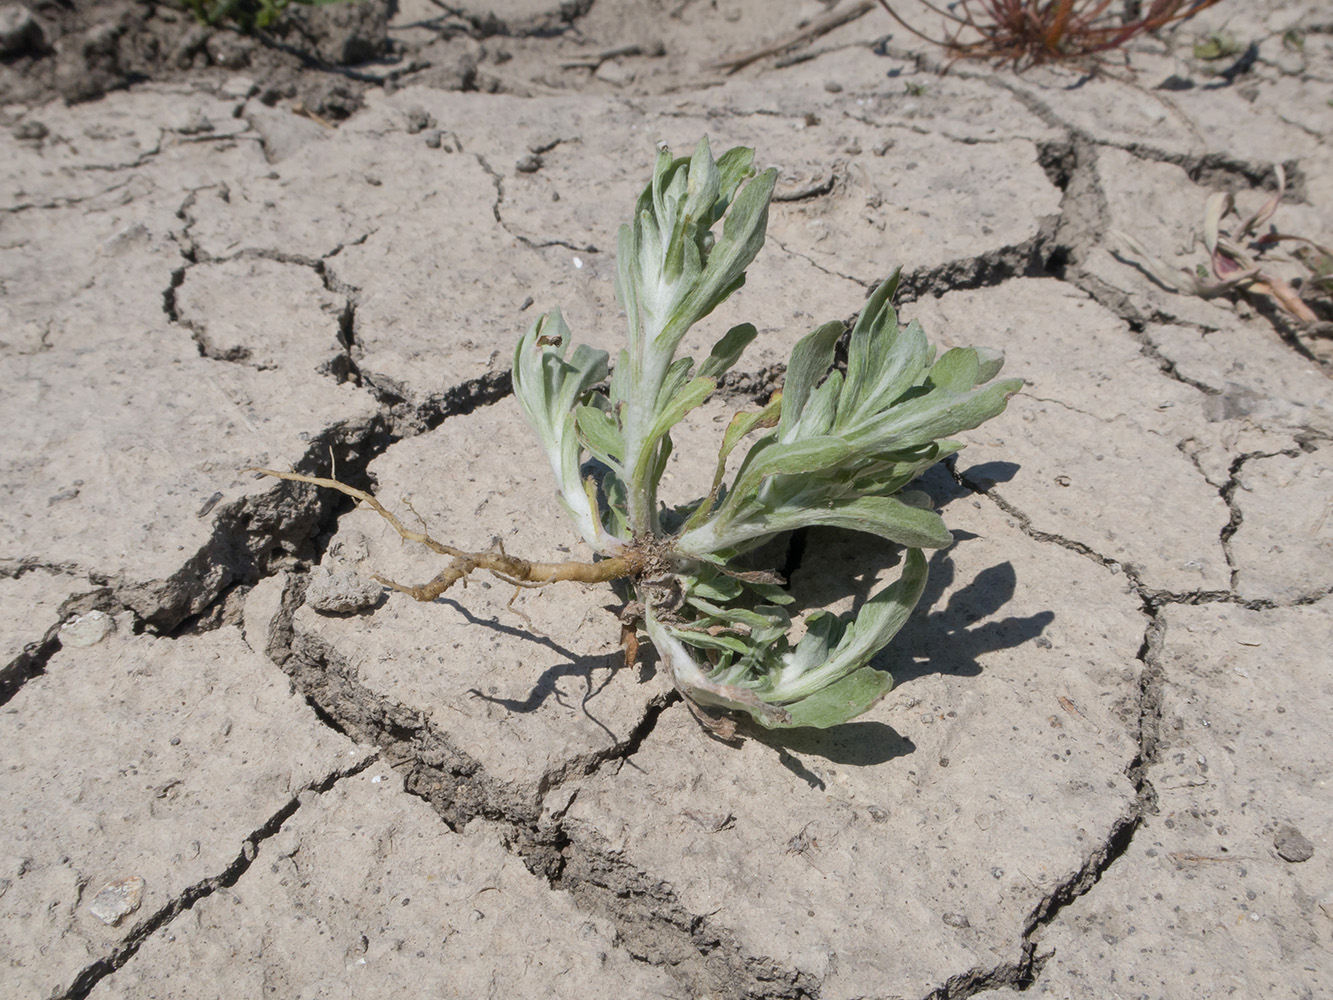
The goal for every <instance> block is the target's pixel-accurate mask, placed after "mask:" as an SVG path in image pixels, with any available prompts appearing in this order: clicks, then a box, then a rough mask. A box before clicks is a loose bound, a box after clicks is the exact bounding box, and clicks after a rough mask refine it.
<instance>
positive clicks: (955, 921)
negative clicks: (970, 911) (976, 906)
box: [943, 913, 972, 930]
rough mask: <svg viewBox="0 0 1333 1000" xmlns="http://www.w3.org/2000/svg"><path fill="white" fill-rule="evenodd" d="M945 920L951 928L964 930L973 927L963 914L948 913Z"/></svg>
mask: <svg viewBox="0 0 1333 1000" xmlns="http://www.w3.org/2000/svg"><path fill="white" fill-rule="evenodd" d="M943 920H944V922H945V923H946V924H948V925H949V926H950V927H957V928H958V929H959V930H962V929H963V928H964V927H971V926H972V925H971V924H970V923H969V922H968V919H967V917H965V916H963V914H961V913H946V914H945V915H944V917H943Z"/></svg>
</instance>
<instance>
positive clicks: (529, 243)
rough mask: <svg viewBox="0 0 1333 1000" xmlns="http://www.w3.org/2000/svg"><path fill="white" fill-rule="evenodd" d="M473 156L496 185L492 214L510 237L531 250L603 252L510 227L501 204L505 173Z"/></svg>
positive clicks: (484, 159) (476, 155)
mask: <svg viewBox="0 0 1333 1000" xmlns="http://www.w3.org/2000/svg"><path fill="white" fill-rule="evenodd" d="M472 156H473V158H474V159H476V161H477V163H478V164H480V165H481V169H482V170H484V171H486V176H488V177H489V178H490V179H491V183H492V184H493V185H494V186H495V200H494V201H493V202H491V214H492V215H493V216H495V221H496V222H498V223H499V224H500V228H501V229H503V230H504V231H505V232H506V233H507V234H509V236H510V237H512V238H513V239H516V240H518V242H519V243H521V244H523V246H525V247H527V248H528V249H529V250H545V249H547V248H549V247H564V248H565V249H566V250H573V251H574V252H575V253H586V254H599V253H601V252H602V251H601V250H599V249H598V248H597V247H596V246H594V245H593V244H591V243H587V244H583V245H580V244H578V243H571V242H569V241H568V240H543V241H540V242H539V241H537V240H534V239H532V238H531V237H528V236H524V235H523V234H522V233H518V232H515V231H514V230H513V229H511V228H509V223H507V222H505V219H504V213H503V212H501V211H500V206H501V205H503V204H504V201H505V188H504V174H502V173H500V172H499V171H498V170H496V169H495V168H494V167H492V166H491V165H490V163H489V162H487V160H486V157H484V156H482V155H481V154H480V153H473V154H472Z"/></svg>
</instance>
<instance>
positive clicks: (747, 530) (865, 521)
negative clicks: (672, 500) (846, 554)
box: [726, 496, 953, 549]
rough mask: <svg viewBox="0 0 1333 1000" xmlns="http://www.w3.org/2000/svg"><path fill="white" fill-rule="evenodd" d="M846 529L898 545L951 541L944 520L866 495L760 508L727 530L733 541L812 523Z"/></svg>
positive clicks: (922, 545) (938, 545) (895, 501)
mask: <svg viewBox="0 0 1333 1000" xmlns="http://www.w3.org/2000/svg"><path fill="white" fill-rule="evenodd" d="M816 525H818V526H822V527H828V528H845V529H847V530H849V531H863V532H865V533H866V534H870V535H878V536H879V537H880V538H885V539H887V540H888V541H890V542H895V543H897V544H899V545H909V546H912V547H913V548H928V549H942V548H944V547H946V546H948V545H950V544H952V543H953V536H952V535H950V534H949V530H948V529H947V528H946V527H945V526H944V519H943V518H942V517H940V516H939V514H937V513H935V511H933V510H922V509H921V508H920V507H914V506H912V505H910V504H905V503H903V502H902V501H901V500H899V499H898V498H896V497H887V496H868V497H857V498H855V499H852V500H838V501H830V502H829V503H827V504H817V505H815V504H812V505H810V506H792V507H780V508H778V509H776V510H772V509H761V510H759V511H756V512H753V513H747V514H746V515H745V516H743V517H739V518H737V519H736V520H735V522H733V524H732V525H731V526H730V527H729V528H728V530H727V535H726V537H727V540H728V541H730V542H732V543H733V544H736V543H739V542H743V541H746V540H747V539H750V538H757V537H760V536H764V535H775V534H777V533H778V532H780V531H795V530H796V529H797V528H808V527H814V526H816Z"/></svg>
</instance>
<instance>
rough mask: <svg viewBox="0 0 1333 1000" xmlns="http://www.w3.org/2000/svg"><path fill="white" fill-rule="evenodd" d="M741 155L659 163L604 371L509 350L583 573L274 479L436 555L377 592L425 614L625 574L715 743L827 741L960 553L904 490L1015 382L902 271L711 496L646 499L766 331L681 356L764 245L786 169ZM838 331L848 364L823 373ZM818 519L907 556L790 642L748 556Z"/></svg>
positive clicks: (818, 349) (630, 623) (766, 414)
mask: <svg viewBox="0 0 1333 1000" xmlns="http://www.w3.org/2000/svg"><path fill="white" fill-rule="evenodd" d="M752 161H753V151H752V150H749V149H744V148H737V149H732V150H729V151H727V152H726V153H724V154H722V155H721V156H720V157H718V158H717V159H716V160H715V159H714V158H713V155H712V152H711V151H710V149H709V145H708V142H707V140H704V141H702V142H700V143H699V145H698V147H697V148H696V149H695V151H694V154H693V155H692V156H688V157H680V158H677V157H673V156H672V155H671V154H670V153H669V152H667V151H665V150H663V151H662V152H660V153H659V155H658V158H657V162H656V165H655V167H654V169H653V178H652V181H651V183H650V184H649V185H648V186H647V187H646V188H645V189H644V191H643V193H642V194H641V195H640V196H639V199H638V203H637V204H636V205H635V209H634V217H633V220H632V221H631V222H630V223H628V224H626V225H624V226H622V227H621V229H620V235H619V241H618V245H617V266H618V272H617V277H616V294H617V296H618V298H619V301H620V304H621V306H622V307H623V308H624V310H625V316H626V320H627V329H626V343H625V347H624V348H623V349H622V350H621V351H620V352H619V355H618V357H617V358H616V359H615V365H614V370H612V366H611V358H610V357H609V355H608V354H607V353H606V352H604V351H598V350H593V349H592V348H590V347H588V346H586V345H579V346H574V344H573V343H572V337H571V334H570V331H569V329H568V327H567V326H566V325H565V321H564V320H563V319H562V318H561V315H560V313H559V312H558V311H556V312H551V313H548V314H546V315H544V316H541V317H540V318H539V319H538V320H537V321H536V322H535V323H534V324H533V325H532V328H531V329H529V330H528V332H527V333H526V334H525V335H524V336H523V337H522V339H521V340H520V341H519V343H518V347H517V349H516V351H515V353H514V367H513V381H514V396H515V398H516V399H517V402H518V404H519V407H520V409H521V410H522V411H523V415H524V416H525V417H526V418H527V421H528V423H529V424H530V425H531V426H532V429H533V430H534V431H535V432H536V435H537V438H538V439H539V440H540V442H541V446H542V449H543V450H544V451H545V453H546V456H547V458H548V460H549V462H550V466H551V470H552V472H553V473H554V474H555V480H556V484H557V487H558V492H557V496H558V500H559V503H560V505H561V506H562V507H563V508H564V510H565V512H566V514H567V515H568V516H569V518H570V520H571V521H572V522H573V525H574V527H575V528H576V529H577V531H578V533H579V535H580V536H582V538H583V540H584V541H585V542H586V543H587V544H588V545H589V546H590V547H591V549H592V550H593V551H594V552H595V553H596V554H597V557H598V558H597V559H596V560H595V561H593V562H587V563H584V562H566V563H531V562H526V561H524V560H521V559H516V558H514V557H511V556H509V555H507V554H505V553H504V552H503V551H500V552H486V553H472V552H463V551H461V550H458V549H455V548H453V547H451V546H448V545H444V544H442V543H439V542H437V541H435V540H434V539H431V538H430V537H429V536H428V535H427V534H426V533H425V532H418V531H412V530H409V529H407V528H405V527H404V526H403V525H402V524H401V523H400V522H399V521H398V519H397V518H396V517H395V516H394V515H393V514H392V513H390V512H389V511H387V510H386V509H385V508H384V507H383V506H382V505H381V504H380V503H379V502H378V501H377V500H376V499H375V498H374V497H372V496H371V495H370V494H368V493H365V492H363V491H361V490H357V489H354V488H352V487H349V486H345V485H343V484H340V483H337V482H335V481H334V480H331V479H319V478H313V477H307V476H300V475H295V474H289V473H274V472H269V473H268V474H269V475H277V476H280V477H281V478H285V479H292V480H297V481H300V482H311V483H316V484H318V485H321V486H326V487H330V488H333V489H338V490H341V491H342V492H343V493H346V494H348V495H349V496H352V497H355V498H357V499H358V500H361V501H364V502H365V503H367V504H369V505H370V506H371V507H373V508H374V509H375V510H376V511H378V512H379V513H380V514H381V515H382V516H383V517H385V518H386V519H388V521H389V522H390V523H391V524H392V525H393V526H394V528H395V529H396V530H397V531H398V532H399V533H400V534H401V535H402V536H403V537H404V538H407V539H410V540H412V541H417V542H420V543H422V544H424V545H426V546H427V547H429V548H431V549H432V550H434V551H435V552H438V553H440V554H441V555H443V556H446V557H448V558H449V559H450V560H451V562H450V564H449V566H448V567H447V568H446V569H445V570H444V571H443V572H442V573H441V574H440V575H439V576H437V577H436V578H435V580H433V581H431V582H430V583H429V584H426V585H424V586H421V587H410V586H403V585H400V584H396V583H393V582H391V581H388V580H382V581H381V582H382V583H384V584H386V585H387V586H389V587H392V588H394V589H395V590H399V591H402V592H404V593H407V594H409V595H411V596H412V597H415V598H417V599H419V600H423V601H429V600H433V599H435V598H436V597H438V596H439V595H440V594H442V593H443V592H444V591H445V590H446V589H447V588H448V587H450V586H451V585H452V584H453V583H455V582H457V581H458V580H461V579H463V578H465V577H466V576H467V575H468V574H469V573H471V572H474V571H476V570H488V571H490V572H491V573H493V574H495V575H496V576H498V577H500V578H501V579H503V580H506V581H508V582H509V583H512V584H515V585H517V586H520V587H521V586H546V585H549V584H552V583H555V582H557V581H561V580H575V581H581V582H584V583H596V582H608V581H612V580H623V581H626V583H627V584H628V593H629V599H627V602H626V609H625V612H624V613H623V615H622V619H623V621H624V622H625V634H624V639H625V643H626V650H627V656H628V657H629V658H630V659H632V658H633V656H634V651H635V650H637V646H638V638H637V636H638V631H639V630H640V629H642V630H643V631H644V632H646V633H647V637H648V638H649V640H651V642H652V644H653V646H654V647H655V648H656V650H657V652H658V655H659V657H660V659H661V662H662V664H663V666H664V668H665V671H666V673H667V675H668V676H669V677H670V678H671V680H672V682H673V683H674V684H675V686H676V688H677V689H678V690H679V691H680V693H681V694H682V695H683V696H684V698H685V700H686V701H687V703H688V704H689V705H690V707H691V708H692V709H693V710H694V712H695V714H696V715H697V716H698V717H699V719H700V720H701V721H703V722H704V723H705V724H706V725H707V726H708V727H709V728H710V729H712V730H713V731H714V732H716V733H718V734H720V735H723V736H731V735H734V732H735V723H734V721H733V718H734V716H735V715H737V714H739V715H741V716H749V717H750V718H752V719H753V720H754V721H755V722H757V723H758V724H759V725H761V726H765V727H769V728H780V727H790V726H815V727H827V726H832V725H836V724H838V723H841V722H845V721H846V720H848V719H851V718H853V717H854V716H857V715H859V714H861V713H862V712H864V711H865V710H866V709H867V708H869V707H870V706H871V705H873V704H874V703H875V702H876V701H878V700H879V699H880V697H882V696H883V695H884V693H885V692H886V691H888V689H889V687H890V686H891V684H892V678H891V677H890V675H889V674H888V673H886V672H884V671H882V670H879V669H876V668H875V667H874V666H872V665H871V660H872V659H873V657H874V656H875V654H876V653H878V652H879V651H880V650H881V649H882V648H883V647H884V646H885V644H887V643H888V642H889V640H890V639H891V638H892V637H893V636H894V634H895V633H897V632H898V630H899V629H900V628H902V626H903V624H904V623H905V622H906V621H907V619H908V616H909V615H910V613H911V612H912V609H913V608H914V607H915V605H916V603H917V600H918V599H919V598H920V596H921V593H922V590H923V588H924V587H925V583H926V559H925V556H924V554H923V552H922V550H923V549H926V548H941V547H943V546H946V545H948V544H949V543H950V541H951V540H952V539H951V536H950V535H949V532H948V530H947V529H946V528H945V526H944V521H943V520H942V519H941V518H940V516H939V514H937V513H936V512H935V511H934V510H933V509H932V508H931V506H930V501H929V499H928V498H927V497H926V496H925V495H924V494H920V493H905V492H902V491H903V488H904V487H906V486H907V485H908V484H909V483H910V482H911V481H912V480H913V479H915V478H916V477H917V476H918V475H919V474H920V473H921V472H923V471H924V470H925V469H926V468H928V467H929V466H931V465H933V464H935V463H936V462H938V461H939V460H940V459H942V458H944V457H946V456H948V455H951V454H953V453H954V452H956V451H958V449H959V448H960V447H961V445H960V444H959V443H958V442H957V441H952V440H949V435H952V434H954V433H956V432H958V431H962V430H966V429H969V428H973V427H976V426H978V425H979V424H981V423H983V422H984V421H986V420H988V419H990V418H991V417H993V416H995V415H996V414H998V413H1000V412H1001V411H1002V410H1003V409H1004V408H1005V404H1006V402H1007V400H1008V399H1009V397H1010V396H1011V395H1013V393H1015V392H1017V391H1018V389H1019V388H1020V387H1021V386H1022V382H1021V381H1020V380H1018V379H1010V380H1006V381H996V380H995V376H996V375H997V374H998V373H999V371H1000V367H1001V364H1002V363H1003V358H1002V356H1001V355H1000V354H999V353H997V352H994V351H989V350H985V349H980V348H970V347H969V348H953V349H951V350H948V351H945V352H944V353H942V354H939V355H938V356H937V354H936V351H935V349H934V348H933V347H932V346H931V345H930V344H928V343H927V341H926V336H925V334H924V333H923V332H922V329H921V327H920V325H919V324H917V323H915V322H913V323H910V324H907V325H906V326H900V325H899V323H898V318H897V315H896V314H895V312H894V309H893V305H892V302H891V300H892V298H893V294H894V291H895V289H896V288H897V284H898V275H897V272H894V274H893V276H892V277H890V278H889V279H888V280H887V281H885V282H884V283H883V284H881V285H880V286H879V287H878V288H876V289H875V291H874V292H873V293H872V294H871V295H870V297H869V299H868V300H867V301H866V303H865V306H864V308H863V309H862V310H861V314H860V316H859V317H858V318H857V320H856V322H855V325H854V326H853V327H852V329H851V331H850V333H848V331H847V329H846V327H845V325H844V324H843V323H842V322H840V321H838V322H831V323H826V324H824V325H823V326H820V327H819V328H818V329H816V330H814V331H813V332H812V333H810V334H809V335H807V336H806V337H805V338H804V339H802V340H801V341H800V342H799V343H797V345H796V347H795V349H794V350H793V352H792V355H791V360H790V362H789V363H788V365H787V374H786V380H785V384H784V386H783V389H782V391H781V392H780V393H776V394H774V395H773V397H772V398H771V399H769V400H768V401H767V402H766V403H765V404H764V405H762V406H760V407H759V408H758V409H756V410H752V411H745V412H738V413H736V414H735V415H734V416H733V417H732V418H731V421H730V423H729V424H728V426H727V428H726V431H725V434H724V435H723V439H722V442H721V446H720V449H719V453H718V454H717V456H716V457H715V458H713V459H710V464H713V465H715V470H716V471H715V474H714V476H713V482H712V487H711V489H710V490H709V491H708V494H707V495H706V496H704V497H701V498H699V499H696V500H693V501H691V502H689V503H686V504H683V505H680V506H674V507H668V506H665V505H664V504H663V503H662V502H661V501H660V500H659V498H658V487H659V484H660V482H661V480H662V477H663V473H664V472H665V471H666V468H667V460H668V458H669V457H670V455H671V452H672V440H671V433H672V430H673V428H675V427H676V426H677V425H678V424H679V423H680V422H681V421H682V420H683V419H684V418H685V417H686V416H687V415H688V414H689V413H690V412H691V411H692V410H694V409H696V408H697V407H699V406H700V405H701V404H703V403H704V401H705V400H707V399H708V398H709V397H710V396H711V395H712V394H713V392H714V391H715V390H716V389H717V387H718V383H719V379H721V378H722V376H723V375H724V374H725V373H726V372H727V371H728V370H729V369H730V368H731V367H732V366H733V365H735V364H736V363H737V361H738V360H739V359H740V357H741V355H742V352H743V351H744V350H745V348H746V346H747V345H748V344H749V343H750V342H751V341H753V340H754V338H755V337H756V336H757V335H758V331H757V330H756V328H755V327H754V326H753V325H751V324H748V323H743V324H740V325H738V326H734V327H732V328H731V329H729V330H728V331H726V333H724V334H723V335H722V336H721V337H720V338H719V339H718V340H717V342H716V343H715V344H714V346H713V348H712V350H711V351H710V352H709V354H708V356H707V357H706V358H703V359H702V360H700V361H696V360H695V359H693V358H689V357H678V356H677V348H678V347H679V345H680V343H681V341H682V339H683V338H684V337H685V335H686V332H687V331H688V330H690V328H691V327H693V326H694V325H695V324H697V323H699V322H700V321H702V320H704V319H705V318H706V317H707V316H708V315H709V314H710V313H712V311H713V310H714V309H715V308H716V307H717V306H718V305H719V304H720V303H722V302H723V301H724V300H726V299H727V298H728V297H729V296H730V295H731V294H732V293H733V292H735V291H736V290H737V289H738V288H740V287H741V286H742V284H743V283H744V282H745V274H746V268H747V267H748V266H749V265H750V263H751V262H752V261H753V260H754V258H755V255H756V254H757V253H758V252H759V249H760V247H761V246H762V245H763V243H764V234H765V229H766V227H767V224H768V209H769V202H770V199H771V198H772V194H773V184H774V180H775V178H776V171H775V170H771V169H770V170H765V171H762V172H756V171H755V169H754V167H753V165H752ZM844 339H845V342H846V367H845V369H843V368H840V367H836V366H835V365H834V352H835V348H836V347H837V345H838V343H839V342H840V341H842V340H844ZM261 471H263V470H261ZM813 525H825V526H832V527H837V528H846V529H850V530H853V531H860V532H866V533H869V534H872V535H878V536H880V537H881V538H885V539H888V540H889V541H890V542H894V543H897V544H898V545H901V546H903V547H904V548H905V551H904V553H903V556H902V561H901V564H900V573H899V575H898V577H897V578H896V579H895V580H893V582H891V583H889V584H888V585H886V586H884V587H883V588H882V589H880V590H879V591H878V592H877V593H875V594H873V595H872V596H871V597H869V598H868V599H867V600H866V601H865V602H864V603H863V604H862V605H861V607H860V609H859V610H858V611H857V612H856V614H855V615H853V616H850V617H847V618H842V617H838V616H836V615H833V614H829V613H825V612H822V611H821V612H816V613H815V614H812V615H810V616H809V617H807V618H806V619H805V621H804V629H803V631H804V635H803V636H802V637H801V638H800V641H799V642H796V643H795V644H793V643H792V642H791V640H790V638H789V634H790V633H791V632H792V626H793V622H792V619H791V616H790V613H789V611H788V606H789V605H790V604H791V602H792V598H791V596H790V595H789V594H788V593H787V592H786V591H785V590H784V589H783V586H782V584H783V581H782V580H781V579H780V578H779V576H778V575H777V574H776V573H774V572H770V571H766V570H763V569H758V570H756V569H753V568H750V567H749V566H748V565H747V564H746V563H744V562H742V561H741V560H742V557H744V556H746V555H747V554H753V553H754V552H755V550H757V549H759V548H760V547H761V546H762V545H764V543H765V542H768V541H770V540H772V539H774V538H775V537H776V536H778V535H780V534H782V533H783V532H788V531H792V530H794V529H797V528H804V527H809V526H813Z"/></svg>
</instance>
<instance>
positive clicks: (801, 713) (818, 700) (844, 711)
mask: <svg viewBox="0 0 1333 1000" xmlns="http://www.w3.org/2000/svg"><path fill="white" fill-rule="evenodd" d="M892 689H893V675H892V674H888V673H886V672H884V671H883V670H876V669H875V668H874V667H862V668H860V669H859V670H853V671H852V672H851V673H850V674H848V675H847V676H846V677H843V678H842V679H841V680H838V681H834V682H833V683H832V684H830V685H829V686H828V687H826V688H821V689H820V690H818V691H816V692H815V693H814V694H812V695H809V696H808V697H806V698H802V699H801V700H800V701H798V702H795V703H793V704H791V705H785V706H783V707H784V708H786V710H787V714H788V716H789V718H788V719H787V720H786V721H782V720H774V719H772V718H771V716H770V717H769V718H767V719H766V718H765V716H763V715H755V720H756V721H757V722H759V724H760V725H763V726H765V727H767V728H769V729H796V728H800V727H805V726H809V727H812V728H815V729H828V728H830V727H832V726H840V725H842V724H843V723H844V722H849V721H850V720H852V719H854V718H856V717H857V716H858V715H861V714H862V713H864V712H866V711H868V710H869V709H870V708H872V707H874V705H875V704H876V703H877V702H878V701H879V700H880V699H881V698H883V697H884V696H885V695H886V694H888V693H889V691H890V690H892Z"/></svg>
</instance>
